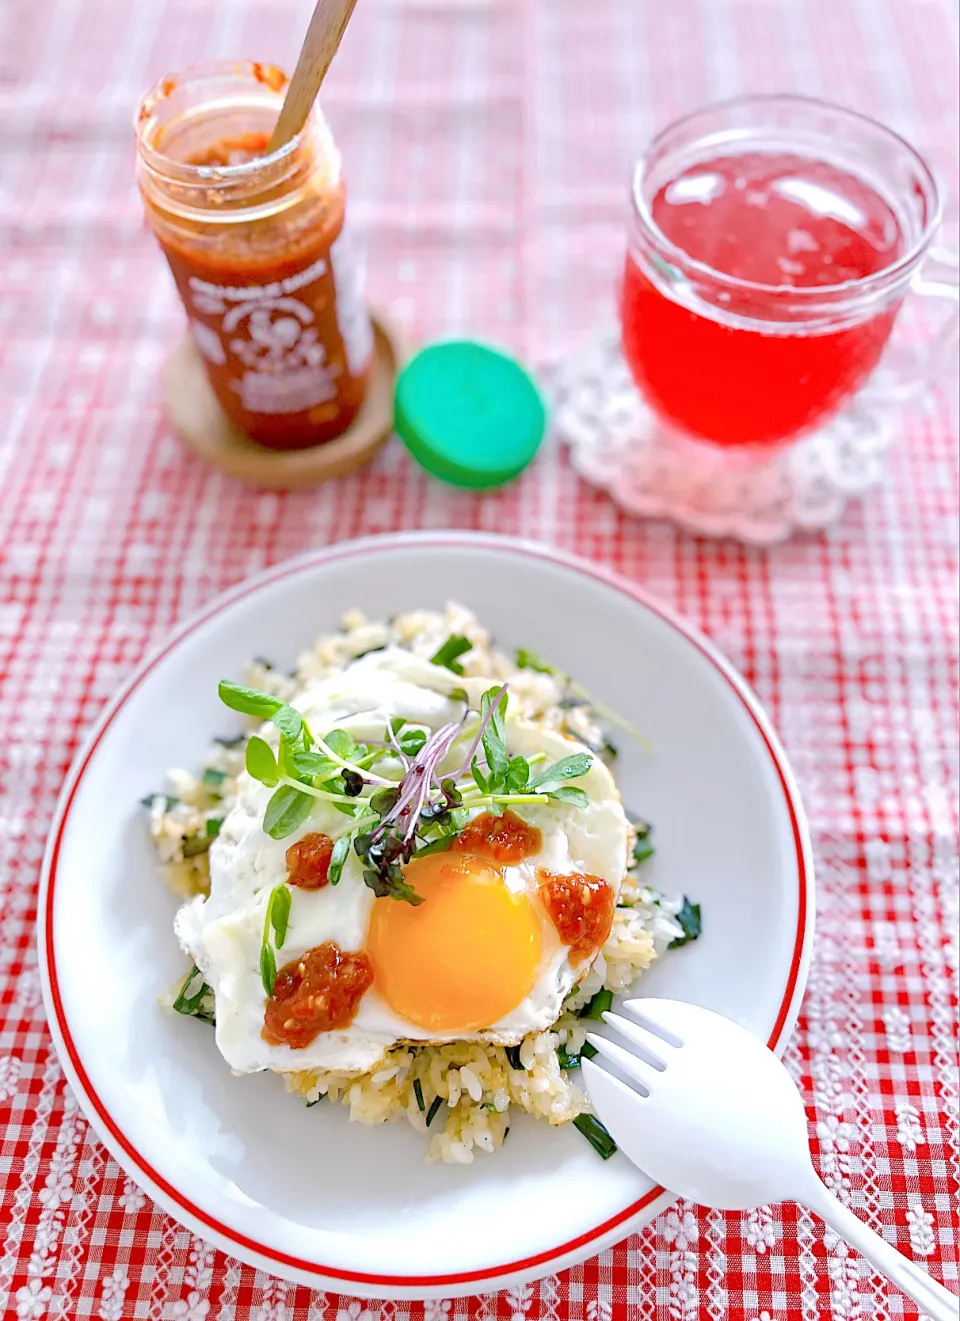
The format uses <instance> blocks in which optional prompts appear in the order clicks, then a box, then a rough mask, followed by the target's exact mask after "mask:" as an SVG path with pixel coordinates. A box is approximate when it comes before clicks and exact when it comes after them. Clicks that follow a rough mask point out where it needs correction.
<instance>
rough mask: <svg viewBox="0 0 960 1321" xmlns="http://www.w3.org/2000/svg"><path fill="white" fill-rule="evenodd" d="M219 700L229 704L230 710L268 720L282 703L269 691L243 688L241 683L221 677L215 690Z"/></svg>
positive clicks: (226, 704)
mask: <svg viewBox="0 0 960 1321" xmlns="http://www.w3.org/2000/svg"><path fill="white" fill-rule="evenodd" d="M217 691H218V692H219V694H220V701H221V702H223V704H224V706H229V708H230V710H231V711H240V712H242V713H243V715H245V716H256V717H257V719H259V720H270V719H271V718H272V716H273V713H274V712H275V711H279V709H280V707H281V706H283V705H284V703H283V702H281V701H280V699H279V697H274V696H273V695H272V694H271V693H262V692H259V691H258V690H257V689H256V688H244V686H243V685H242V684H239V683H231V682H230V680H229V679H221V680H220V685H219V688H218V690H217Z"/></svg>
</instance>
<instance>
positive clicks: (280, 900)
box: [260, 884, 290, 995]
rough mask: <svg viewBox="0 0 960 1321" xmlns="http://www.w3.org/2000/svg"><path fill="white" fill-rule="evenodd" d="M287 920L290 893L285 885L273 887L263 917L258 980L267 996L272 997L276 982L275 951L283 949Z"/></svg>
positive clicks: (288, 918)
mask: <svg viewBox="0 0 960 1321" xmlns="http://www.w3.org/2000/svg"><path fill="white" fill-rule="evenodd" d="M289 920H290V891H289V889H288V888H287V887H286V885H282V884H281V885H275V886H274V887H273V889H272V890H271V891H270V898H269V899H268V900H267V911H266V912H265V913H264V915H263V939H262V941H261V943H260V979H261V981H262V982H263V989H264V990H265V991H266V993H267V995H273V988H274V986H275V984H276V981H277V959H276V954H275V951H276V950H279V949H282V947H283V942H284V941H285V940H286V938H287V924H288V922H289Z"/></svg>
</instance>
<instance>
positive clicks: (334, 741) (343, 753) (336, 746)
mask: <svg viewBox="0 0 960 1321" xmlns="http://www.w3.org/2000/svg"><path fill="white" fill-rule="evenodd" d="M323 741H324V743H326V745H327V747H328V748H329V749H330V751H331V752H335V753H336V754H337V756H338V757H340V758H342V760H343V761H353V759H354V757H355V756H356V753H357V745H356V743H354V741H353V738H352V737H351V735H350V734H348V733H347V731H346V730H345V729H331V731H330V733H329V734H324V736H323Z"/></svg>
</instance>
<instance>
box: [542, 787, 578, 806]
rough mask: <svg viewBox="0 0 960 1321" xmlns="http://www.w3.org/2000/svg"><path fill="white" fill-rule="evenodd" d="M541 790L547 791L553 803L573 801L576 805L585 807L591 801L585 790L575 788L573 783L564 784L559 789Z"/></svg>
mask: <svg viewBox="0 0 960 1321" xmlns="http://www.w3.org/2000/svg"><path fill="white" fill-rule="evenodd" d="M540 792H543V793H545V794H546V795H547V797H548V798H549V799H550V801H551V802H553V803H571V804H572V805H573V806H574V807H579V808H584V807H587V806H588V805H589V802H590V799H589V798H588V797H587V795H586V794H585V793H584V791H583V790H582V789H576V788H574V786H573V785H572V784H562V785H560V787H559V788H558V789H550V788H545V789H543V790H541V791H540Z"/></svg>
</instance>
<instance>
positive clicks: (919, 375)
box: [861, 247, 960, 404]
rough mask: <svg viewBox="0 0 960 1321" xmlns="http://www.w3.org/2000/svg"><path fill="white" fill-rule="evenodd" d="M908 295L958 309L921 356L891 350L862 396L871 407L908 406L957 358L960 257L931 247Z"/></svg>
mask: <svg viewBox="0 0 960 1321" xmlns="http://www.w3.org/2000/svg"><path fill="white" fill-rule="evenodd" d="M908 292H909V293H913V294H916V295H917V296H918V297H920V298H946V299H949V300H951V301H952V302H953V303H954V305H955V306H954V308H953V310H952V311H951V313H950V314H949V316H948V317H947V319H946V320H945V321H944V323H943V325H941V326H940V328H939V330H938V331H937V333H936V334H935V335H934V337H933V341H932V342H931V343H930V344H929V345H928V346H926V348H925V350H924V351H922V352H921V353H919V354H913V353H908V352H904V351H903V350H902V349H901V350H899V351H898V350H897V349H893V350H892V351H890V350H888V352H887V353H886V354H885V355H884V357H883V359H882V361H881V363H880V366H879V368H878V369H877V372H876V374H875V375H874V377H873V379H872V380H871V381H868V382H867V384H866V385H865V386H864V388H863V391H862V395H861V397H862V398H863V400H864V401H865V402H866V403H868V404H870V403H877V404H904V403H908V402H909V401H910V400H912V399H915V398H916V397H917V396H918V395H920V394H923V393H924V392H925V391H926V390H928V389H929V388H930V387H931V386H932V385H933V384H934V382H935V381H936V379H937V378H938V377H939V376H941V375H942V374H943V371H944V368H945V367H946V366H947V365H948V363H949V362H951V361H952V360H953V359H955V357H956V343H957V339H958V337H960V256H958V255H957V253H956V252H951V251H950V249H949V248H943V247H934V248H931V249H930V251H929V252H928V253H927V255H926V257H925V258H924V259H923V261H922V263H921V264H920V267H919V269H918V270H917V271H916V273H915V275H914V277H913V280H912V281H911V283H910V287H909V290H908Z"/></svg>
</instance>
